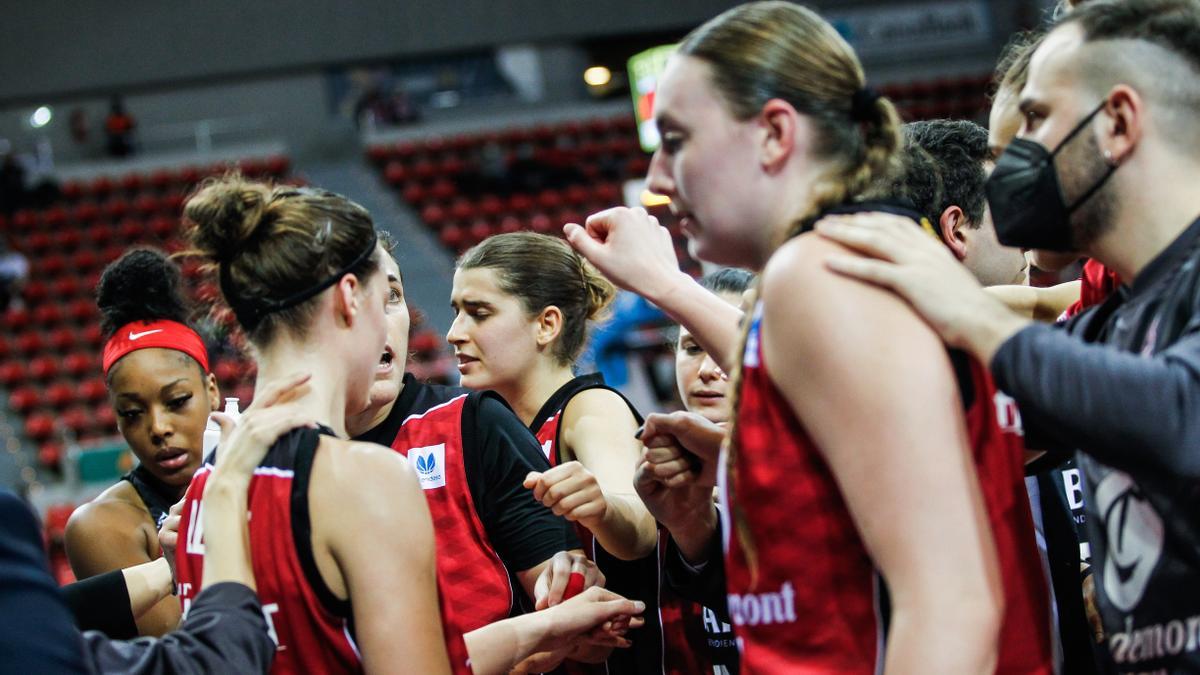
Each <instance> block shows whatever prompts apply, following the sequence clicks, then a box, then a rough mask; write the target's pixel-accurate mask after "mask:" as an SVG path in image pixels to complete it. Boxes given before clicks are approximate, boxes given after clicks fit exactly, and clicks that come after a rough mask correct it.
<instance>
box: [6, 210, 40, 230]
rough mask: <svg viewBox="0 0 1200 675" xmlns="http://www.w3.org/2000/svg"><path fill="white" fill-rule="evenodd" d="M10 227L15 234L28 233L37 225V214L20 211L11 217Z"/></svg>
mask: <svg viewBox="0 0 1200 675" xmlns="http://www.w3.org/2000/svg"><path fill="white" fill-rule="evenodd" d="M11 222H12V227H13V229H14V230H16V231H17V232H29V231H31V230H33V229H34V228H35V227H37V225H38V215H37V213H35V212H33V211H30V210H29V209H21V210H20V211H17V212H16V213H14V214H13V215H12V221H11Z"/></svg>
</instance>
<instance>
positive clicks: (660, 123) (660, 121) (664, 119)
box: [654, 112, 684, 132]
mask: <svg viewBox="0 0 1200 675" xmlns="http://www.w3.org/2000/svg"><path fill="white" fill-rule="evenodd" d="M654 125H655V126H657V127H658V130H659V132H662V130H663V129H664V128H665V127H676V128H679V129H682V128H684V127H683V125H682V124H680V123H679V120H677V119H675V118H674V117H672V116H671V113H668V112H664V113H659V114H657V115H655V116H654Z"/></svg>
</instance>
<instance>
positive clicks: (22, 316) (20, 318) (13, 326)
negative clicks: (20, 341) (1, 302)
mask: <svg viewBox="0 0 1200 675" xmlns="http://www.w3.org/2000/svg"><path fill="white" fill-rule="evenodd" d="M31 323H33V317H32V316H31V315H30V313H29V310H28V309H25V308H24V307H10V308H9V309H8V311H7V312H5V313H4V324H5V325H6V326H8V329H9V330H10V331H19V330H24V329H26V328H28V327H29V325H30V324H31Z"/></svg>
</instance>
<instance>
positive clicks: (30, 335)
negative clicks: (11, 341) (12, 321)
mask: <svg viewBox="0 0 1200 675" xmlns="http://www.w3.org/2000/svg"><path fill="white" fill-rule="evenodd" d="M45 348H46V339H45V337H44V336H43V335H42V333H41V332H39V331H36V330H31V331H27V332H24V333H21V335H20V337H18V338H17V351H18V352H20V353H22V354H24V355H25V356H33V355H35V354H37V353H39V352H41V351H42V350H43V349H45Z"/></svg>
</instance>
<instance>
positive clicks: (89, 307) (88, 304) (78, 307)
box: [67, 298, 100, 324]
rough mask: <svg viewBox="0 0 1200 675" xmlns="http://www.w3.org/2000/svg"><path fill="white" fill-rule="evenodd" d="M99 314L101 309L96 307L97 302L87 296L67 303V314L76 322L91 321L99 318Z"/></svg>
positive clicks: (84, 322)
mask: <svg viewBox="0 0 1200 675" xmlns="http://www.w3.org/2000/svg"><path fill="white" fill-rule="evenodd" d="M99 315H100V311H99V310H97V309H96V304H95V303H94V302H93V301H92V300H89V299H87V298H79V299H77V300H73V301H72V302H71V304H69V305H67V316H69V317H70V318H71V320H72V321H75V322H76V323H81V324H86V323H91V322H92V321H94V320H95V319H97V318H99Z"/></svg>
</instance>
